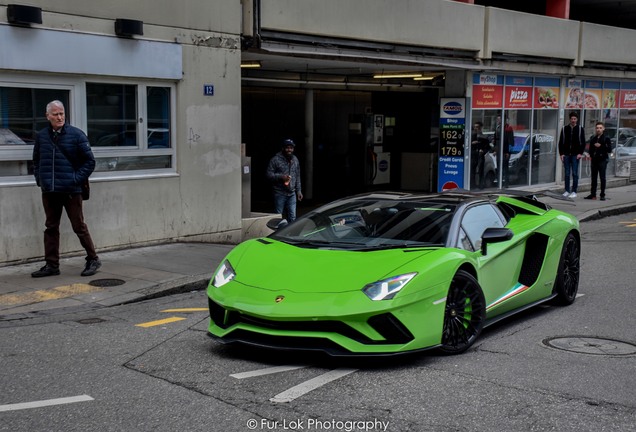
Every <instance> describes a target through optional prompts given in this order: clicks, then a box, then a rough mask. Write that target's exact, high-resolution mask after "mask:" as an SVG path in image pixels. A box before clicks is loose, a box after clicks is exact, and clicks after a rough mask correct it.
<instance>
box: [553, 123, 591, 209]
mask: <svg viewBox="0 0 636 432" xmlns="http://www.w3.org/2000/svg"><path fill="white" fill-rule="evenodd" d="M578 121H579V115H578V114H577V113H575V112H571V113H570V124H568V125H565V126H563V129H561V136H560V137H559V154H560V155H561V161H562V162H563V168H564V171H565V192H563V196H564V197H570V198H576V190H577V189H578V187H579V160H580V159H581V158H582V157H583V151H584V150H585V131H583V127H582V126H581V125H579V124H578ZM570 173H571V174H572V189H570Z"/></svg>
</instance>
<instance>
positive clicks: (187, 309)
mask: <svg viewBox="0 0 636 432" xmlns="http://www.w3.org/2000/svg"><path fill="white" fill-rule="evenodd" d="M207 311H208V308H181V309H165V310H162V311H161V312H166V313H179V312H207Z"/></svg>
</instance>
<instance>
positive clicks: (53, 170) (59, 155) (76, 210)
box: [31, 100, 102, 278]
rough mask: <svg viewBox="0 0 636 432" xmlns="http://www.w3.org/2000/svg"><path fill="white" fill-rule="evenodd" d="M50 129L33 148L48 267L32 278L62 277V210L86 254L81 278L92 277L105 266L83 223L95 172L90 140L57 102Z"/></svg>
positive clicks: (50, 108)
mask: <svg viewBox="0 0 636 432" xmlns="http://www.w3.org/2000/svg"><path fill="white" fill-rule="evenodd" d="M46 119H47V120H48V121H49V123H50V125H49V126H47V127H46V128H44V129H42V130H41V131H39V132H38V133H37V135H36V137H35V145H34V146H33V174H34V176H35V182H36V184H37V185H38V186H39V187H40V189H41V190H42V204H43V206H44V214H45V216H46V222H45V227H46V229H45V230H44V259H45V261H46V264H45V265H44V267H42V268H41V269H39V270H37V271H35V272H33V273H31V276H33V277H36V278H37V277H46V276H55V275H59V274H60V220H61V219H62V210H66V214H67V215H68V218H69V220H70V222H71V226H72V227H73V231H74V232H75V234H77V237H78V238H79V241H80V244H81V245H82V247H83V248H84V249H85V250H86V265H85V267H84V270H83V271H82V273H81V275H82V276H92V275H94V274H95V273H97V269H99V268H100V267H101V265H102V263H101V261H100V260H99V257H98V256H97V253H96V252H95V245H94V244H93V240H92V238H91V235H90V233H89V231H88V227H87V226H86V223H84V214H83V211H82V184H83V183H84V181H86V180H87V179H88V177H89V176H90V175H91V174H92V172H93V170H94V169H95V157H94V156H93V152H92V151H91V148H90V145H89V143H88V138H87V137H86V135H85V134H84V132H82V131H81V130H80V129H78V128H76V127H73V126H71V125H68V124H66V116H65V111H64V104H62V102H60V101H58V100H54V101H52V102H49V104H48V105H47V106H46Z"/></svg>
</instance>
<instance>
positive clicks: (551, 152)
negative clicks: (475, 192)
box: [483, 132, 557, 188]
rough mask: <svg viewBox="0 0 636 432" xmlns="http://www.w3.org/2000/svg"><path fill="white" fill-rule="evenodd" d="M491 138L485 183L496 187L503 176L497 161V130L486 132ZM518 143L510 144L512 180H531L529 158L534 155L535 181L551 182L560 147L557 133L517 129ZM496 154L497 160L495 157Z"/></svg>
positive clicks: (519, 181)
mask: <svg viewBox="0 0 636 432" xmlns="http://www.w3.org/2000/svg"><path fill="white" fill-rule="evenodd" d="M485 135H486V136H487V137H488V140H489V141H490V142H491V148H492V152H491V153H489V154H487V155H486V158H485V160H484V182H483V184H484V187H485V188H491V187H496V186H497V184H498V180H499V174H498V172H497V164H498V162H499V156H498V155H496V153H495V152H494V150H495V149H496V148H497V147H496V145H495V144H494V143H493V142H492V140H493V133H492V132H490V133H486V134H485ZM514 137H515V139H514V144H513V145H512V146H511V147H510V149H509V150H510V158H509V159H508V180H509V182H510V185H523V184H528V169H529V163H528V162H529V158H532V179H531V180H532V184H541V183H551V182H553V181H554V178H555V177H554V176H555V169H556V165H555V164H556V156H557V154H556V153H557V149H556V143H555V139H554V136H552V135H548V134H543V133H537V134H533V135H530V134H528V133H524V132H515V134H514ZM493 156H494V157H495V158H496V160H494V159H493Z"/></svg>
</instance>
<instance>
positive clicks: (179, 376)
mask: <svg viewBox="0 0 636 432" xmlns="http://www.w3.org/2000/svg"><path fill="white" fill-rule="evenodd" d="M582 235H583V244H582V272H581V282H580V287H579V294H580V296H579V297H578V298H577V300H576V302H575V303H574V304H573V305H571V306H568V307H552V306H543V307H538V308H535V309H532V310H530V311H527V312H525V313H523V314H522V315H519V316H517V317H515V318H513V319H510V320H507V321H504V322H502V323H499V324H497V325H496V326H494V327H490V328H488V329H487V330H486V331H485V332H484V334H483V335H482V337H481V339H479V341H478V342H477V343H476V344H475V345H474V347H473V348H471V350H469V351H468V352H466V353H464V354H462V355H459V356H438V355H434V354H418V355H413V356H408V357H398V358H392V359H376V360H369V359H355V360H342V359H330V358H326V357H324V356H317V355H311V356H310V355H301V354H290V353H281V352H274V351H263V350H255V349H247V348H235V347H227V346H224V345H220V344H218V343H216V342H215V341H213V340H211V339H210V338H208V337H207V335H206V327H207V324H208V316H207V312H206V311H205V306H206V299H205V293H204V292H201V291H198V292H192V293H187V294H180V295H175V296H171V297H164V298H160V299H154V300H150V301H146V302H142V303H137V304H131V305H126V306H121V307H114V308H108V309H103V310H99V311H97V312H92V313H90V314H77V315H65V316H54V317H50V318H42V319H32V320H24V321H20V322H17V323H15V325H14V326H11V327H3V328H0V358H1V359H2V362H1V365H2V367H0V377H1V381H0V382H1V383H2V392H1V393H0V431H12V432H19V431H89V430H90V431H140V432H141V431H175V430H183V431H229V432H232V431H240V432H245V431H250V430H256V431H275V430H276V431H281V430H297V431H307V430H311V431H360V430H370V431H383V430H386V431H391V432H408V431H413V432H423V431H435V432H438V431H441V432H445V431H504V430H505V431H559V432H563V431H595V432H596V431H634V430H636V374H635V373H634V370H636V354H635V352H636V346H634V344H636V337H635V333H634V318H635V317H636V314H635V312H634V310H635V309H636V300H634V294H633V288H634V286H633V280H634V277H635V276H636V269H635V267H636V266H635V265H634V259H633V255H634V251H635V250H636V213H631V214H625V215H620V216H615V217H609V218H605V219H601V220H597V221H591V222H585V223H583V224H582ZM185 308H188V309H185ZM191 308H194V309H191ZM555 338H556V339H555ZM550 343H552V344H553V345H555V346H557V348H555V347H551V346H549V344H550ZM563 348H566V349H563ZM630 350H631V352H632V354H629V355H626V354H628V353H629V352H630Z"/></svg>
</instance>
